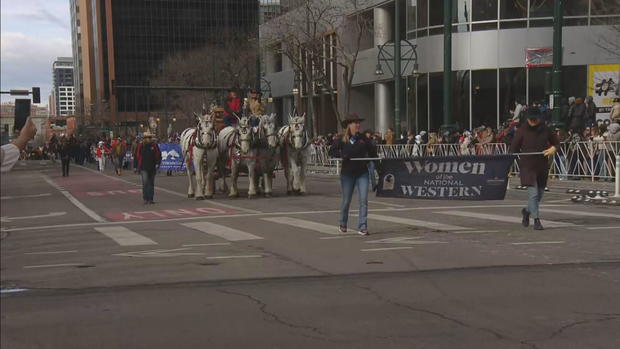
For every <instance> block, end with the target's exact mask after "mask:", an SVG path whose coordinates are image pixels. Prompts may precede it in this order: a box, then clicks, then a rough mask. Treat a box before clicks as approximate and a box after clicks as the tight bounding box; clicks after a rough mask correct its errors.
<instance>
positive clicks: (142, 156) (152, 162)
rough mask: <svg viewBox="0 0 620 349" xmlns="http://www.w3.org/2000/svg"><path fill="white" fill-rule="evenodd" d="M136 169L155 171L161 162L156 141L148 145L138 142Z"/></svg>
mask: <svg viewBox="0 0 620 349" xmlns="http://www.w3.org/2000/svg"><path fill="white" fill-rule="evenodd" d="M136 153H137V158H138V171H149V172H155V170H156V168H157V166H159V164H161V151H160V150H159V146H158V145H157V143H155V142H152V143H150V144H148V145H146V144H144V143H140V144H138V151H137V152H136Z"/></svg>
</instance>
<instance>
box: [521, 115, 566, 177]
mask: <svg viewBox="0 0 620 349" xmlns="http://www.w3.org/2000/svg"><path fill="white" fill-rule="evenodd" d="M552 145H554V146H555V147H556V149H558V150H559V149H560V142H559V141H558V138H557V136H556V135H555V134H554V133H553V132H552V131H551V129H550V128H549V127H548V126H547V125H545V124H543V123H542V122H541V123H539V124H538V125H536V126H535V127H531V126H530V125H529V124H527V123H525V124H523V125H522V126H521V128H519V130H518V131H517V134H516V135H515V138H514V139H513V140H512V145H511V147H510V152H511V153H535V152H541V151H543V150H545V149H547V148H549V147H550V146H552ZM519 175H520V177H521V185H526V186H534V185H536V186H538V187H539V188H543V187H545V186H547V177H548V176H549V160H548V159H547V158H546V157H545V156H544V155H523V156H520V159H519Z"/></svg>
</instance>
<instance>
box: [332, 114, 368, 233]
mask: <svg viewBox="0 0 620 349" xmlns="http://www.w3.org/2000/svg"><path fill="white" fill-rule="evenodd" d="M363 120H364V119H360V117H359V116H358V115H357V114H350V115H348V116H347V117H346V118H345V119H344V120H343V121H342V127H343V128H344V134H343V136H342V138H341V139H339V140H337V141H335V142H334V144H333V145H332V147H331V148H330V154H331V156H333V157H341V158H342V169H341V171H340V186H341V188H342V204H341V205H340V223H339V228H338V230H339V231H340V232H341V233H346V232H347V221H348V219H349V206H350V205H351V198H352V197H353V191H354V190H355V188H356V187H357V193H358V196H359V224H358V231H359V233H360V234H361V235H368V224H367V216H368V186H369V175H368V161H360V160H351V159H355V158H368V157H371V158H376V157H377V148H376V147H375V145H374V144H373V142H372V141H371V140H370V139H368V138H366V136H364V135H363V134H362V133H360V123H361V122H362V121H363Z"/></svg>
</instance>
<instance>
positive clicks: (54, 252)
mask: <svg viewBox="0 0 620 349" xmlns="http://www.w3.org/2000/svg"><path fill="white" fill-rule="evenodd" d="M76 252H77V250H71V251H44V252H27V253H24V254H27V255H37V254H61V253H76Z"/></svg>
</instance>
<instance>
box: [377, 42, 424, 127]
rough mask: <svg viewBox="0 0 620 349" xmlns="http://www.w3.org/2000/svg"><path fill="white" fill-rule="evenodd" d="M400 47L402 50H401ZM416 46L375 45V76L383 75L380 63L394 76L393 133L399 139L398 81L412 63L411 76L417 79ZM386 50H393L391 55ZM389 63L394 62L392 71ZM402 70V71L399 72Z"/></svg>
mask: <svg viewBox="0 0 620 349" xmlns="http://www.w3.org/2000/svg"><path fill="white" fill-rule="evenodd" d="M401 46H404V48H402V49H401ZM417 47H418V45H414V44H412V43H411V41H409V40H402V41H401V40H400V39H399V40H398V41H394V42H393V43H389V42H388V43H385V44H383V45H377V48H378V49H379V51H378V52H377V66H376V68H375V75H383V74H384V72H383V67H382V64H381V62H385V63H386V66H387V67H388V69H389V71H390V73H391V74H392V76H394V80H395V81H394V87H395V90H394V94H395V98H394V102H395V103H394V132H395V133H396V135H397V136H399V137H400V105H401V104H402V103H401V101H402V96H401V94H400V79H401V76H402V71H403V70H404V71H406V70H407V68H408V67H409V64H410V63H411V62H413V72H412V75H413V76H414V77H417V76H418V75H419V73H418V51H417V50H416V48H417ZM388 48H393V52H394V53H391V52H390V50H388ZM389 62H394V70H392V67H391V66H390V64H389ZM401 62H405V66H404V67H401ZM401 69H402V70H401Z"/></svg>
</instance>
